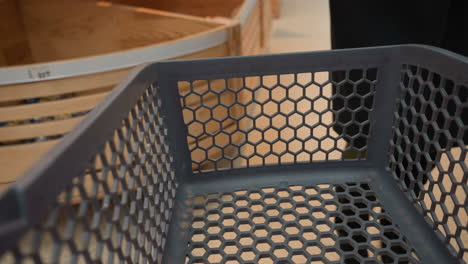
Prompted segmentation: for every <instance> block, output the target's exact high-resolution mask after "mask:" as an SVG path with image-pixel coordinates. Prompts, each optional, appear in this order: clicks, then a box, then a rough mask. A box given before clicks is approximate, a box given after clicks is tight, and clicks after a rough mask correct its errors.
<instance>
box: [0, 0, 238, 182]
mask: <svg viewBox="0 0 468 264" xmlns="http://www.w3.org/2000/svg"><path fill="white" fill-rule="evenodd" d="M18 3H19V4H18ZM0 14H6V15H5V16H2V17H1V18H0V21H2V23H3V20H5V23H3V25H8V26H3V27H0V30H1V32H0V33H1V34H2V36H12V37H11V38H10V37H8V41H0V43H1V45H0V49H1V50H0V51H1V53H0V166H2V167H3V171H2V172H3V173H2V174H1V175H0V187H5V186H7V185H8V184H9V183H11V182H14V181H15V179H16V178H17V177H18V176H19V175H21V174H22V173H23V172H24V171H25V170H26V169H27V168H28V167H30V166H32V164H33V163H34V162H36V161H37V160H38V159H39V158H40V157H41V156H42V155H44V154H45V153H46V152H47V151H48V150H49V149H50V148H51V147H52V146H53V145H54V144H55V143H56V142H57V141H58V140H60V138H61V136H63V135H64V134H66V133H67V132H68V131H70V130H71V129H73V127H74V126H75V125H76V124H77V123H78V122H79V121H80V120H81V119H82V118H83V117H84V116H86V113H87V112H88V111H90V110H91V109H92V108H93V107H94V106H96V105H97V104H98V103H99V102H100V101H101V100H102V99H103V98H104V97H105V96H106V95H107V94H108V93H109V91H111V90H112V88H113V87H114V86H115V85H116V84H117V83H118V82H120V80H122V78H124V77H125V76H126V75H127V73H128V72H129V71H130V70H131V69H133V68H134V66H136V65H139V64H141V63H143V62H147V61H155V60H168V59H190V58H206V57H222V56H232V55H240V44H239V34H240V32H239V26H238V24H237V23H231V22H229V23H226V22H223V23H219V22H216V21H214V20H208V19H205V18H200V17H194V16H189V15H180V14H175V13H171V12H167V11H158V10H153V9H144V8H135V7H128V6H121V5H118V4H111V3H108V2H83V1H69V0H46V1H35V0H24V1H21V2H16V1H15V0H5V1H2V2H0ZM195 89H197V87H195ZM194 103H197V102H194Z"/></svg>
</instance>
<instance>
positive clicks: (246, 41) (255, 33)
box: [241, 3, 262, 55]
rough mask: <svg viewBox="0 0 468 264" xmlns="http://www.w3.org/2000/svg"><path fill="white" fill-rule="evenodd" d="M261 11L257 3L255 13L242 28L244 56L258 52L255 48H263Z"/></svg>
mask: <svg viewBox="0 0 468 264" xmlns="http://www.w3.org/2000/svg"><path fill="white" fill-rule="evenodd" d="M261 26H262V23H261V10H260V5H259V4H258V3H257V4H256V5H255V8H254V10H253V12H252V13H251V14H250V17H249V19H248V20H247V23H245V25H244V26H242V28H241V42H242V54H243V55H252V54H255V53H254V52H255V51H256V50H257V49H256V48H253V47H255V46H257V45H258V46H261V39H262V36H261V33H262V31H261Z"/></svg>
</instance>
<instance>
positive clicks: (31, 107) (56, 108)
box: [0, 93, 108, 122]
mask: <svg viewBox="0 0 468 264" xmlns="http://www.w3.org/2000/svg"><path fill="white" fill-rule="evenodd" d="M107 94H108V93H99V94H95V95H87V96H80V97H75V98H70V99H64V100H58V101H51V102H45V103H35V104H27V105H19V106H10V107H3V108H0V122H5V121H15V120H27V119H31V118H38V117H46V116H56V115H62V114H70V113H76V112H82V111H87V110H90V109H92V108H93V107H94V106H96V105H97V104H98V103H99V102H100V101H101V100H102V99H103V98H104V97H105V96H106V95H107Z"/></svg>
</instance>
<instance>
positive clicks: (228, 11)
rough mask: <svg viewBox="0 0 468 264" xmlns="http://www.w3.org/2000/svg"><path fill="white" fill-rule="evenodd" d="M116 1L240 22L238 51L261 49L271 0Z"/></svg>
mask: <svg viewBox="0 0 468 264" xmlns="http://www.w3.org/2000/svg"><path fill="white" fill-rule="evenodd" d="M111 1H113V2H116V3H120V4H125V5H132V6H141V7H146V8H154V9H158V10H167V11H171V12H176V13H181V14H187V15H193V16H200V17H204V18H211V19H214V20H219V19H223V20H226V19H227V20H237V21H239V22H240V25H241V26H240V30H241V43H242V52H241V53H242V55H254V54H262V53H265V50H266V48H267V44H268V41H267V40H268V37H269V33H270V30H271V22H272V1H273V0H226V1H219V0H191V1H186V0H111Z"/></svg>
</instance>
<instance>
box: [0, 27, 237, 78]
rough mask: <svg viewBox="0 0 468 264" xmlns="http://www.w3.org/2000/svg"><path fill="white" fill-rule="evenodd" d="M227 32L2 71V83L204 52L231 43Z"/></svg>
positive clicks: (100, 69)
mask: <svg viewBox="0 0 468 264" xmlns="http://www.w3.org/2000/svg"><path fill="white" fill-rule="evenodd" d="M227 39H228V34H227V30H222V31H216V32H212V33H209V34H206V33H204V34H200V36H190V37H186V38H182V39H179V40H176V41H171V42H169V43H165V44H157V45H154V46H150V47H143V48H135V49H131V50H127V51H121V52H115V53H111V54H107V55H98V56H91V57H85V58H82V59H73V60H64V61H57V62H51V63H38V64H32V65H26V66H12V67H3V68H0V84H15V83H25V82H34V81H44V80H53V79H59V78H66V77H72V76H79V75H85V74H92V73H99V72H104V71H110V70H116V69H123V68H128V67H132V66H136V65H139V64H142V63H146V62H152V61H159V60H166V59H170V58H174V57H179V56H182V55H187V54H190V53H194V52H198V51H202V50H204V49H208V48H211V47H214V46H217V45H221V44H223V43H225V42H227Z"/></svg>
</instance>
